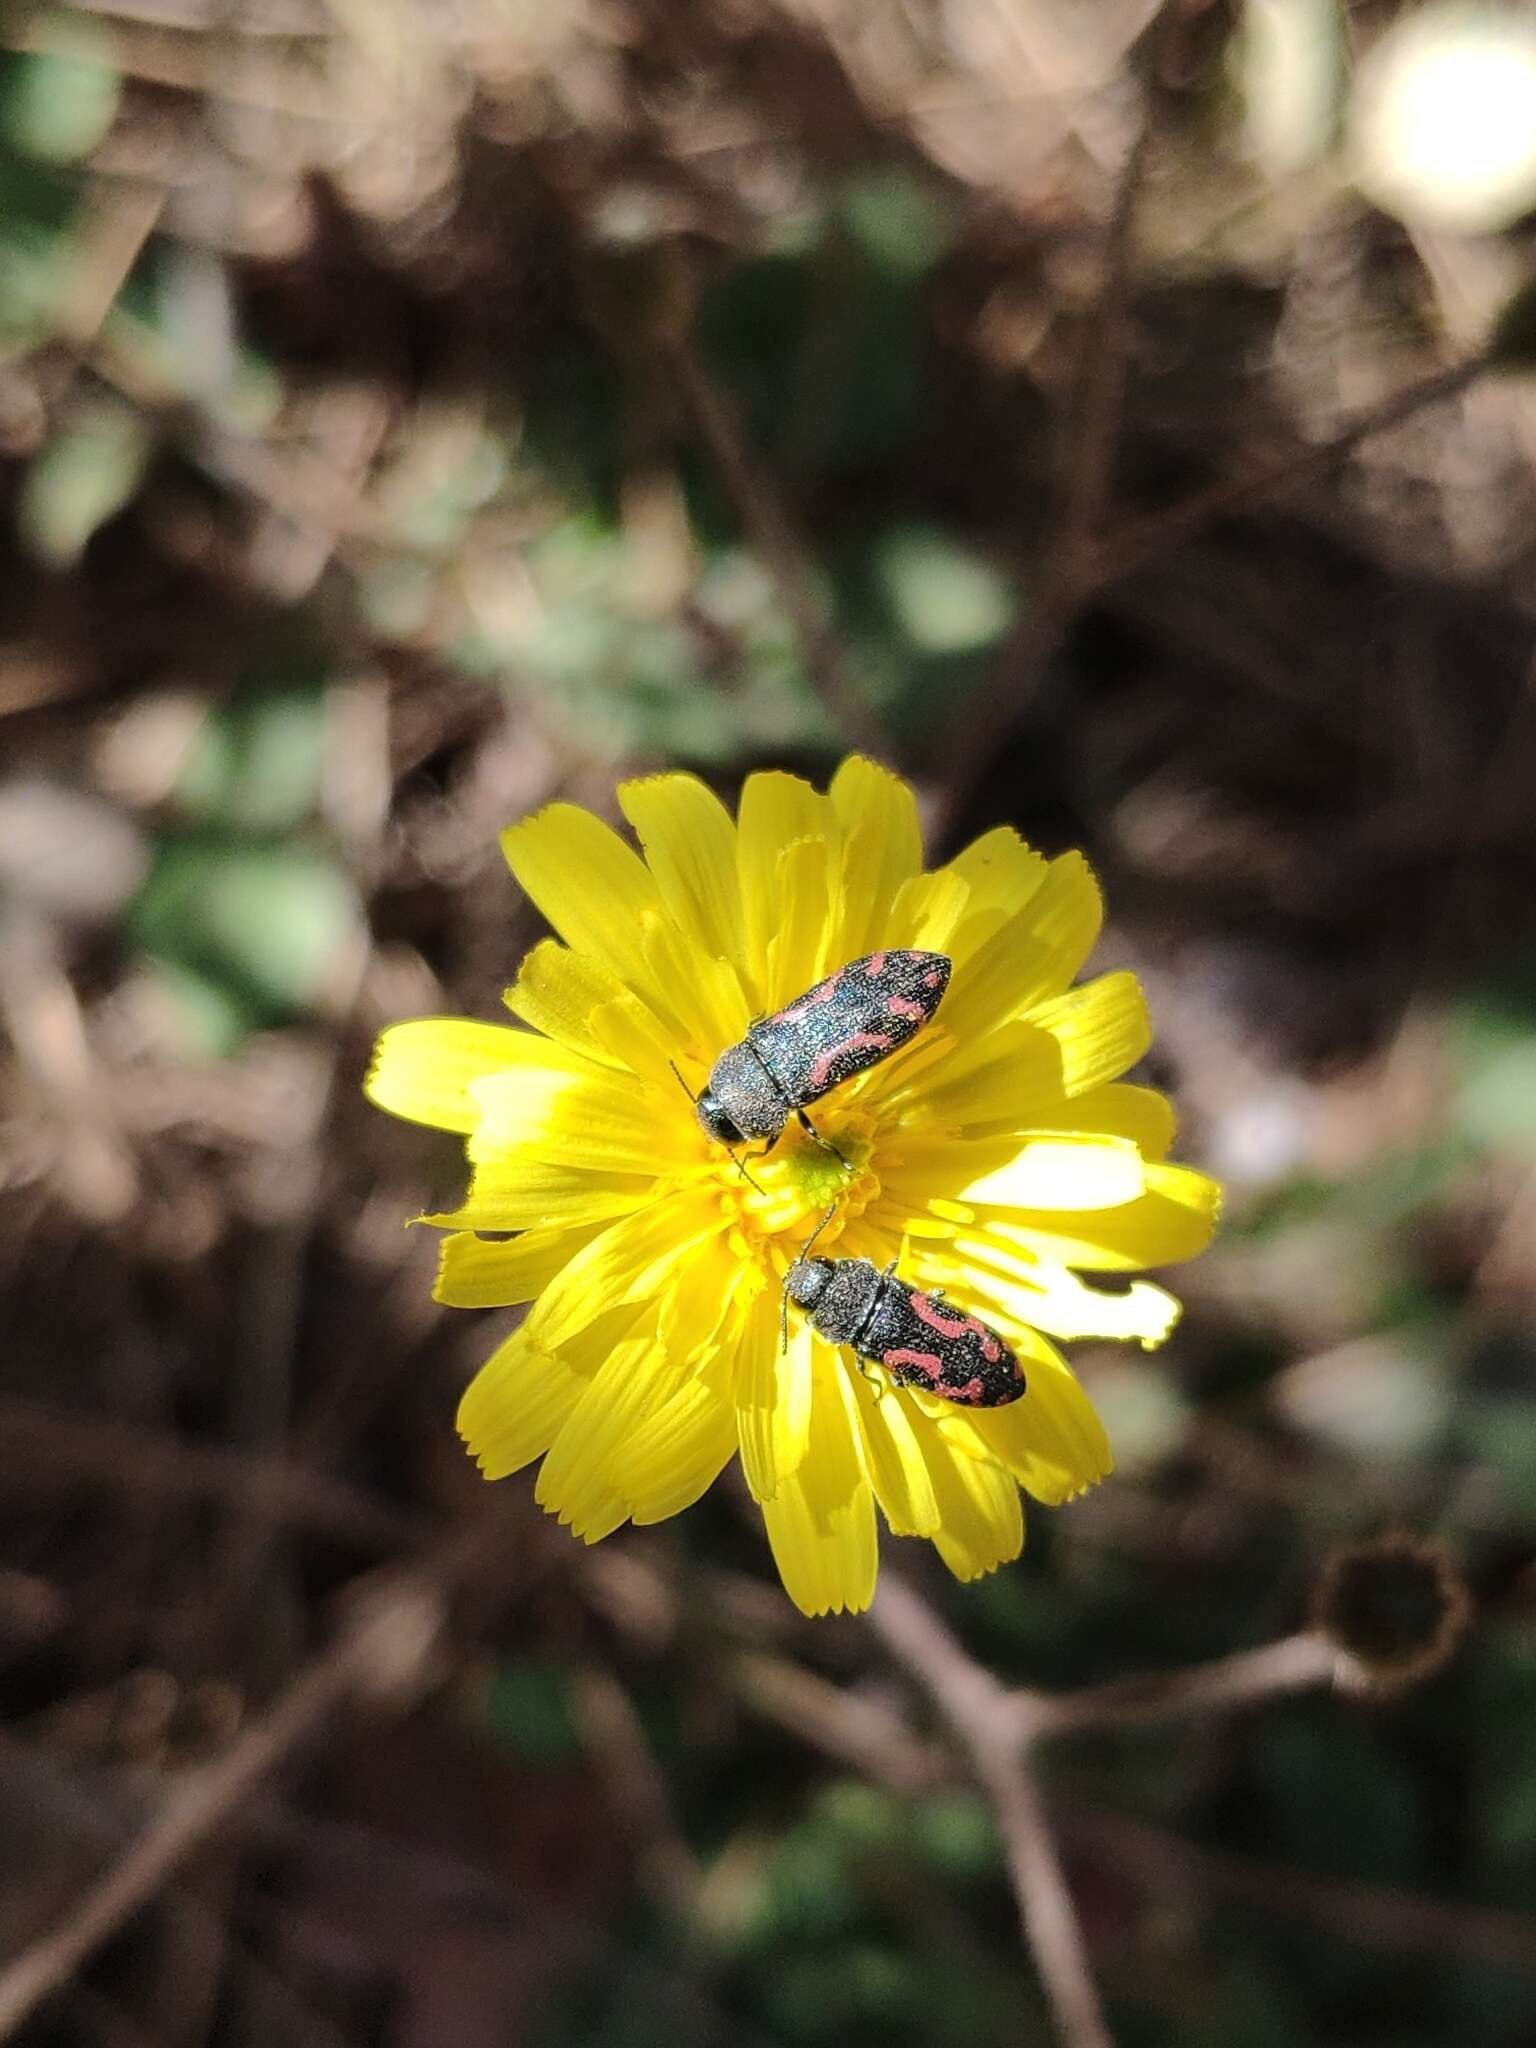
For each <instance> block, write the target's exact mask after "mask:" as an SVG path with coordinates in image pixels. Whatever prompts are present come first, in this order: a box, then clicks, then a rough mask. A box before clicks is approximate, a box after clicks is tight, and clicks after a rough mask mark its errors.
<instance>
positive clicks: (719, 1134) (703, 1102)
mask: <svg viewBox="0 0 1536 2048" xmlns="http://www.w3.org/2000/svg"><path fill="white" fill-rule="evenodd" d="M696 1107H697V1110H698V1117H699V1122H700V1124H701V1125H702V1126H703V1129H704V1135H705V1137H706V1138H713V1139H714V1141H715V1143H716V1144H717V1145H733V1146H734V1145H741V1144H745V1142H746V1139H745V1136H744V1134H743V1133H742V1132H741V1131H740V1130H739V1129H738V1128H737V1126H736V1124H735V1123H734V1122H733V1121H732V1119H731V1117H730V1115H729V1113H728V1112H727V1110H726V1108H725V1105H724V1104H723V1103H722V1102H721V1100H720V1098H719V1096H718V1095H717V1094H716V1093H715V1091H714V1089H713V1088H706V1089H705V1090H704V1093H703V1094H702V1095H701V1096H700V1097H699V1099H698V1103H697V1105H696Z"/></svg>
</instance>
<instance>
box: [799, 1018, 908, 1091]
mask: <svg viewBox="0 0 1536 2048" xmlns="http://www.w3.org/2000/svg"><path fill="white" fill-rule="evenodd" d="M865 1046H873V1047H874V1048H875V1050H876V1051H877V1052H889V1051H890V1049H891V1041H890V1039H889V1038H888V1037H887V1036H886V1034H885V1033H884V1032H883V1031H855V1032H854V1034H853V1036H852V1037H851V1038H840V1039H839V1040H838V1041H837V1044H836V1045H829V1046H828V1047H827V1049H826V1051H825V1052H821V1053H818V1054H817V1055H816V1059H815V1062H814V1064H813V1065H812V1067H811V1071H810V1074H809V1076H808V1077H807V1079H808V1083H809V1085H810V1086H811V1087H812V1088H819V1087H820V1086H821V1084H822V1082H823V1081H825V1080H828V1079H829V1078H830V1077H831V1073H832V1069H833V1067H834V1065H835V1064H836V1063H837V1061H838V1060H840V1059H841V1058H842V1056H843V1054H844V1053H848V1052H862V1051H863V1050H864V1048H865Z"/></svg>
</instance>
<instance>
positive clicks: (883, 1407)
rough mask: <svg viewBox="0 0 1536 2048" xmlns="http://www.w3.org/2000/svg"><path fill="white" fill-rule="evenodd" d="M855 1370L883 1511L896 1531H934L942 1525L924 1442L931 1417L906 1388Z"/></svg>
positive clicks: (870, 1467) (868, 1462)
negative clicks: (922, 1436)
mask: <svg viewBox="0 0 1536 2048" xmlns="http://www.w3.org/2000/svg"><path fill="white" fill-rule="evenodd" d="M850 1370H853V1371H854V1379H853V1382H852V1385H853V1390H854V1397H855V1400H856V1402H857V1407H858V1418H859V1429H860V1431H861V1433H862V1436H863V1440H864V1466H865V1470H866V1471H867V1472H868V1474H869V1480H870V1484H871V1485H872V1486H873V1487H874V1490H875V1499H876V1500H877V1501H879V1503H880V1511H881V1513H882V1514H883V1515H884V1516H885V1519H886V1521H887V1522H888V1523H889V1525H890V1529H891V1533H892V1535H894V1536H931V1535H932V1534H933V1532H934V1530H935V1529H936V1528H937V1527H938V1525H939V1504H938V1499H937V1497H936V1495H935V1493H934V1490H933V1480H932V1478H931V1477H930V1475H929V1471H928V1461H927V1459H926V1458H925V1457H924V1456H923V1450H922V1444H921V1442H920V1434H921V1432H922V1431H923V1430H924V1429H925V1428H926V1427H927V1426H928V1425H927V1422H926V1419H925V1417H924V1416H923V1415H922V1413H921V1411H920V1410H919V1409H917V1408H916V1407H915V1406H914V1405H913V1403H912V1402H910V1401H909V1400H908V1398H907V1396H906V1395H905V1393H904V1392H903V1391H902V1389H901V1388H899V1387H895V1386H891V1385H890V1384H886V1385H883V1386H881V1387H879V1388H878V1389H877V1388H876V1387H875V1386H872V1385H871V1384H870V1382H869V1381H868V1380H867V1379H866V1378H865V1376H864V1374H863V1373H861V1372H858V1371H857V1370H856V1369H855V1368H850Z"/></svg>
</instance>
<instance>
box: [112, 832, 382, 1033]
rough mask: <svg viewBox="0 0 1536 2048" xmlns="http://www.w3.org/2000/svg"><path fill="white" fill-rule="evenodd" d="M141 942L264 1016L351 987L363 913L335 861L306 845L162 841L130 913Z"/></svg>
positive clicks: (271, 1017) (294, 1011)
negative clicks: (163, 842) (164, 842)
mask: <svg viewBox="0 0 1536 2048" xmlns="http://www.w3.org/2000/svg"><path fill="white" fill-rule="evenodd" d="M131 928H132V931H133V934H134V936H135V938H136V939H137V941H138V943H139V945H140V946H141V947H142V948H143V949H144V951H145V952H147V953H149V954H150V955H151V956H152V957H153V958H155V959H157V960H160V961H163V962H165V963H166V964H168V965H169V966H171V967H172V968H177V969H181V970H184V971H190V972H191V973H193V974H196V975H200V976H201V977H203V978H204V979H205V980H207V981H208V982H210V983H211V984H212V985H213V986H214V987H216V988H219V989H221V990H223V991H225V992H226V993H227V995H228V997H229V999H230V1000H231V1001H232V1002H234V1003H235V1004H237V1005H238V1006H240V1007H242V1008H247V1007H248V1008H249V1010H250V1012H251V1013H252V1014H253V1015H254V1016H256V1017H259V1018H260V1019H261V1020H262V1021H276V1020H278V1019H282V1018H287V1017H294V1016H301V1015H303V1014H304V1013H305V1012H307V1011H310V1010H313V1009H315V1008H316V1007H318V1006H320V1005H322V1004H323V1003H325V1002H326V1001H327V1000H328V999H334V998H335V997H336V996H337V995H339V994H341V993H344V992H345V990H346V989H347V987H348V986H349V984H350V979H351V976H352V974H353V973H354V972H355V968H356V964H357V961H358V958H359V950H360V947H361V943H362V912H361V906H360V905H359V903H358V901H357V897H356V894H355V892H354V891H353V888H352V885H351V884H350V882H349V881H348V880H347V878H346V876H345V875H344V874H343V873H342V872H341V870H340V868H338V867H337V866H336V864H335V862H334V861H332V860H330V859H329V858H327V856H326V855H325V854H323V853H320V852H317V851H315V850H313V849H311V848H308V847H305V846H300V845H273V846H262V845H242V844H240V843H238V842H236V843H228V842H224V841H221V840H217V839H202V838H188V839H178V840H173V841H170V842H169V843H166V844H163V845H162V846H161V848H160V849H159V853H158V856H157V858H156V861H155V864H154V867H153V868H152V869H151V871H150V875H149V878H148V880H147V881H146V883H145V885H144V888H143V890H142V891H141V893H140V896H139V899H138V902H137V904H136V905H135V908H134V912H133V916H132V919H131Z"/></svg>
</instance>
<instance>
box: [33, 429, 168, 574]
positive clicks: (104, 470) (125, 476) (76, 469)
mask: <svg viewBox="0 0 1536 2048" xmlns="http://www.w3.org/2000/svg"><path fill="white" fill-rule="evenodd" d="M152 445H153V444H152V441H151V438H150V432H149V427H148V425H147V423H146V422H145V420H144V418H143V416H142V415H141V414H139V413H136V412H134V411H132V410H131V409H130V408H129V407H128V406H126V405H120V404H118V403H117V402H116V400H113V399H106V398H103V399H98V400H96V401H94V402H93V403H92V404H90V405H88V406H85V407H82V408H81V409H80V410H79V411H77V412H76V413H75V414H74V415H73V416H72V417H71V418H70V419H68V420H67V421H66V422H65V423H64V424H63V425H62V426H61V427H60V428H59V429H58V430H57V431H56V432H55V433H54V434H53V435H52V436H51V437H50V439H49V440H48V441H47V442H46V443H45V445H44V446H43V447H42V448H41V449H40V450H39V451H38V453H37V454H36V455H35V456H34V457H33V458H32V461H31V462H30V464H29V465H28V467H27V473H26V476H25V477H24V479H23V481H22V487H21V502H20V504H19V506H18V508H17V524H18V526H19V528H20V530H21V533H22V536H23V538H24V539H25V541H26V543H27V546H28V547H29V548H30V549H31V551H32V553H33V554H35V555H37V556H38V557H39V558H40V559H41V560H43V561H45V562H47V563H48V564H49V565H50V566H51V567H53V568H55V569H65V568H68V567H69V566H70V565H71V564H73V563H74V562H77V561H78V560H79V558H80V556H81V555H82V554H83V553H84V551H85V548H86V544H87V543H88V542H89V540H90V538H91V536H92V534H94V533H95V532H97V531H98V529H99V528H100V527H102V526H104V525H105V524H106V522H107V521H108V520H109V519H110V518H112V516H113V514H114V513H117V512H120V511H121V510H122V508H123V507H124V505H126V504H127V503H128V501H129V499H130V498H132V496H133V495H134V493H135V491H137V489H138V487H139V485H140V483H141V482H142V481H143V478H144V472H145V470H146V468H147V467H148V464H149V458H150V453H151V449H152Z"/></svg>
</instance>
